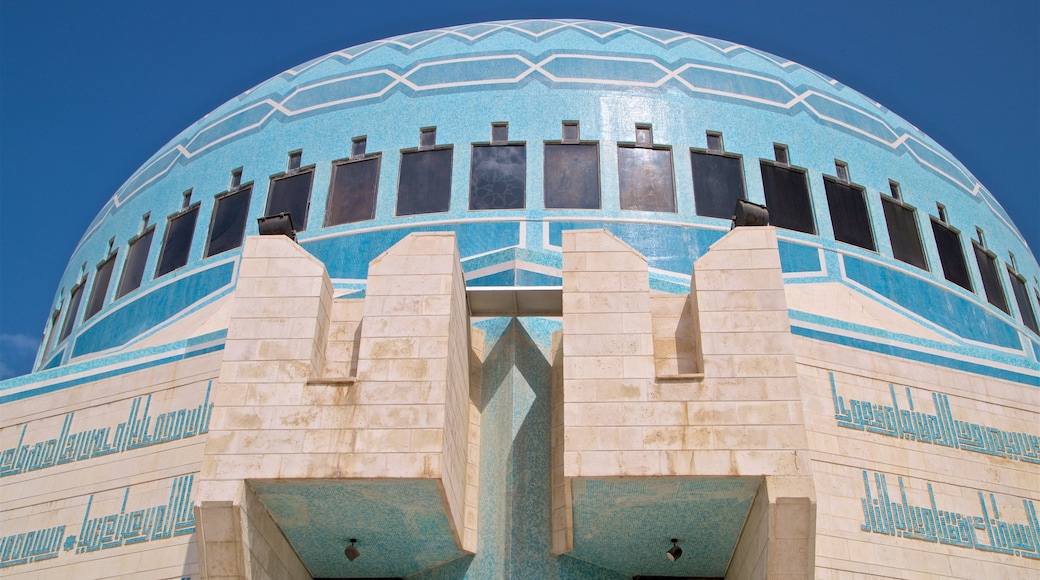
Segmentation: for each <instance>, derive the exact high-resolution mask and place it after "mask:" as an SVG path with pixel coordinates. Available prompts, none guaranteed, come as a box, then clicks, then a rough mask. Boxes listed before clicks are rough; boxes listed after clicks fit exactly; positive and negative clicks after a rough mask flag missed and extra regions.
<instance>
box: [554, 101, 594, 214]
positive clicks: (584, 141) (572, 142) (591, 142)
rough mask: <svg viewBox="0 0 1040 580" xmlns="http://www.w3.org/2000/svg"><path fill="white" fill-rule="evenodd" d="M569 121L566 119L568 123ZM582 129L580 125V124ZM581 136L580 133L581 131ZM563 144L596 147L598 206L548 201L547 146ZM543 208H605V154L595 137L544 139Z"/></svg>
mask: <svg viewBox="0 0 1040 580" xmlns="http://www.w3.org/2000/svg"><path fill="white" fill-rule="evenodd" d="M568 122H569V121H564V123H568ZM579 129H580V125H579ZM579 137H580V133H579ZM557 145H559V146H562V147H572V146H579V147H589V146H594V147H595V148H596V201H597V203H596V207H560V206H550V205H549V203H548V201H549V198H548V195H549V189H548V187H546V186H547V185H548V179H549V173H548V172H547V171H546V170H545V166H546V162H545V161H546V151H547V149H546V147H547V146H554V147H555V146H557ZM542 208H543V209H546V210H553V211H556V210H562V211H597V210H602V209H603V155H602V153H601V151H600V142H599V141H598V140H594V139H580V138H579V139H577V140H570V139H553V140H548V141H542Z"/></svg>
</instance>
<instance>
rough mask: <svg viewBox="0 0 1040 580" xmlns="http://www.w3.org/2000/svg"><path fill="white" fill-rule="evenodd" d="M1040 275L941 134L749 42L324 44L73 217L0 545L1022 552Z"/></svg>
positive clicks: (570, 566)
mask: <svg viewBox="0 0 1040 580" xmlns="http://www.w3.org/2000/svg"><path fill="white" fill-rule="evenodd" d="M1038 276H1040V267H1038V265H1037V261H1036V258H1035V256H1034V255H1033V254H1032V252H1031V251H1030V250H1029V249H1028V247H1027V246H1026V244H1025V242H1024V241H1023V239H1022V236H1021V235H1020V234H1019V232H1018V231H1017V230H1016V229H1015V226H1014V225H1013V224H1012V222H1011V220H1010V219H1009V217H1008V216H1007V214H1006V212H1005V211H1004V210H1002V209H1001V207H1000V206H999V205H998V204H997V203H996V202H995V201H994V200H993V198H992V196H991V195H990V193H989V192H988V191H987V190H986V189H985V188H984V187H983V186H982V185H981V184H980V183H979V182H978V181H977V180H976V179H975V178H974V177H973V176H972V174H971V173H970V172H969V171H968V170H967V169H966V168H964V166H963V165H962V164H960V163H959V162H958V161H957V160H956V159H954V158H953V157H952V156H951V155H950V154H949V152H947V151H946V150H944V149H943V148H942V147H941V146H940V145H938V144H937V143H935V142H934V141H932V140H931V139H929V138H928V137H927V136H926V135H924V134H922V133H921V132H920V131H918V130H917V129H915V128H914V127H913V126H912V125H911V124H910V123H908V122H906V121H904V120H903V119H901V118H899V117H898V116H896V115H894V114H892V113H891V112H889V111H887V110H886V109H885V108H884V107H882V106H881V105H879V104H878V103H876V102H874V101H872V100H870V99H869V98H867V97H864V96H863V95H861V94H859V93H857V92H856V91H854V90H852V89H850V88H848V87H845V86H842V85H841V84H840V83H838V82H836V81H834V80H833V79H830V78H828V77H827V76H825V75H823V74H820V73H817V72H815V71H812V70H809V69H806V68H804V67H802V66H799V65H797V64H795V63H793V62H790V61H787V60H785V59H783V58H780V57H776V56H773V55H770V54H767V53H764V52H761V51H758V50H755V49H753V48H749V47H745V46H741V45H737V44H733V43H729V42H725V41H721V40H716V39H711V38H705V37H701V36H696V35H691V34H686V33H682V32H674V31H668V30H660V29H653V28H646V27H640V26H631V25H624V24H614V23H607V22H595V21H585V20H581V21H577V20H524V21H508V22H490V23H482V24H471V25H465V26H458V27H452V28H445V29H438V30H431V31H425V32H419V33H415V34H409V35H404V36H398V37H394V38H390V39H386V40H381V41H378V42H372V43H368V44H364V45H361V46H357V47H353V48H348V49H344V50H341V51H338V52H334V53H332V54H329V55H326V56H323V57H321V58H318V59H315V60H312V61H310V62H307V63H305V64H302V65H300V66H298V67H295V68H293V69H290V70H288V71H286V72H284V73H282V74H280V75H278V76H276V77H275V78H272V79H271V80H269V81H266V82H264V83H262V84H260V85H258V86H256V87H254V88H253V89H251V90H249V91H247V92H245V93H243V94H242V95H240V96H238V97H237V98H235V99H232V100H231V101H229V102H228V103H225V104H224V105H222V106H221V107H219V108H217V109H216V110H214V111H213V112H212V113H210V114H208V115H207V116H206V117H204V118H203V119H201V120H199V121H198V122H197V123H195V124H194V125H192V126H191V127H189V128H188V129H186V130H185V131H184V132H182V133H181V134H180V135H178V136H177V137H176V138H175V139H173V140H172V141H171V142H170V143H169V144H168V145H166V146H165V147H163V148H162V149H161V150H160V151H158V152H157V153H156V154H155V155H154V156H152V157H151V158H150V159H149V160H148V161H147V162H146V163H145V164H144V165H142V167H141V168H140V169H139V170H138V171H137V172H135V173H134V175H132V176H130V178H129V179H128V180H127V181H126V183H125V184H123V186H122V187H120V189H119V190H118V191H117V192H116V193H115V194H114V195H113V196H112V198H111V200H110V201H109V202H108V203H107V204H106V205H105V207H104V208H102V210H101V211H100V213H99V214H98V216H97V218H96V219H95V220H94V221H93V222H92V223H91V225H90V227H89V229H88V231H87V232H86V233H85V235H84V236H83V238H82V241H81V242H80V244H79V245H78V247H77V248H76V250H75V252H74V254H73V256H72V258H71V260H70V262H69V266H68V268H67V270H66V272H65V273H64V276H63V279H62V282H61V285H60V287H59V288H58V289H57V292H56V296H55V302H54V314H53V316H52V318H51V320H50V322H49V324H48V327H47V330H46V332H45V339H44V344H43V346H42V347H41V351H40V353H39V355H38V357H37V362H36V369H35V372H33V373H32V374H30V375H27V376H24V377H17V378H14V379H10V380H7V381H4V382H0V410H2V413H0V440H2V441H3V443H2V445H0V450H2V453H0V477H2V478H6V479H3V482H4V483H3V485H4V488H3V489H4V493H5V501H4V506H3V509H0V527H3V529H4V530H10V531H6V532H5V533H6V534H8V535H7V536H6V537H4V538H2V542H3V543H2V544H0V552H2V558H0V567H8V566H10V567H11V568H10V569H11V573H12V574H15V575H18V574H19V573H21V574H22V575H24V576H26V577H29V576H32V577H39V576H46V577H102V576H105V575H110V576H113V577H114V576H119V577H131V576H133V577H137V576H142V575H149V576H150V577H164V578H197V577H200V576H201V577H203V578H214V577H227V576H229V575H233V576H236V577H241V578H261V577H263V578H271V577H276V578H297V579H312V578H319V579H320V578H348V577H349V578H391V577H393V578H410V579H413V580H441V579H443V580H457V579H459V578H503V579H510V578H523V579H527V578H537V579H542V578H544V579H556V578H570V579H583V580H603V579H610V580H624V579H628V578H680V577H682V578H694V577H695V578H722V577H725V578H730V579H737V580H739V579H751V578H762V577H765V576H768V577H784V578H811V577H820V578H824V577H837V576H841V575H843V574H849V573H854V574H861V575H864V576H871V577H901V576H902V577H906V576H915V577H917V576H919V577H935V576H942V577H957V576H959V575H966V576H984V575H989V576H995V577H1018V576H1025V575H1028V573H1027V570H1028V571H1032V568H1031V566H1032V567H1033V568H1035V566H1034V563H1035V560H1036V559H1037V558H1040V542H1037V541H1034V540H1036V539H1037V536H1036V533H1037V529H1038V525H1040V524H1038V522H1037V517H1036V509H1035V508H1036V505H1035V504H1036V501H1037V499H1036V482H1037V481H1038V475H1040V438H1038V436H1037V433H1036V427H1037V425H1038V424H1040V421H1038V418H1040V417H1038V412H1037V411H1038V409H1037V405H1036V402H1037V397H1036V389H1037V388H1038V387H1040V335H1038V325H1037V309H1038V304H1037V302H1038V299H1040V290H1038V288H1037V286H1038V282H1037V278H1038ZM9 498H10V500H9ZM1030 534H1032V536H1030ZM62 570H64V572H62ZM981 570H985V572H980V571H981Z"/></svg>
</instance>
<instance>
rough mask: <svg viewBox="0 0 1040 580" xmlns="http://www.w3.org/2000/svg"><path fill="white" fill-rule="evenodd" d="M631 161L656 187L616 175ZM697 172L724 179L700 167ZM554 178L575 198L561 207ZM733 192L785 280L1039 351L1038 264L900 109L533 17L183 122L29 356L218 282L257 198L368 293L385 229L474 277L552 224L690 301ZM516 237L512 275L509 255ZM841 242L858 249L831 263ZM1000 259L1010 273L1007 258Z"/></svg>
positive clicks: (729, 60) (128, 329) (51, 352)
mask: <svg viewBox="0 0 1040 580" xmlns="http://www.w3.org/2000/svg"><path fill="white" fill-rule="evenodd" d="M582 144H584V145H587V146H586V147H584V148H583V147H580V146H579V145H582ZM563 145H567V146H563ZM570 145H574V146H573V147H572V146H570ZM426 149H430V152H429V153H426V152H425V150H426ZM579 153H580V154H579ZM507 154H508V155H512V158H511V159H509V158H507V157H508V155H507ZM568 154H569V156H568ZM778 156H780V157H778ZM366 160H367V161H366ZM352 161H353V162H357V163H352ZM637 166H639V167H644V169H646V170H648V171H652V172H656V173H654V176H655V177H654V179H656V180H657V182H656V185H654V186H653V187H652V188H650V189H647V188H645V187H644V188H639V187H637V186H632V185H631V184H629V183H626V178H625V174H626V172H628V171H629V170H630V169H633V168H635V167H637ZM576 167H584V168H585V170H584V171H585V172H586V173H587V174H588V175H587V176H586V177H587V178H588V179H587V180H586V181H585V182H583V183H564V182H565V181H566V180H567V179H568V178H565V177H562V175H563V174H562V173H560V172H561V171H564V170H573V169H574V168H576ZM428 171H433V173H424V172H428ZM712 172H721V173H718V175H719V176H722V177H719V179H721V181H719V182H717V183H709V182H711V181H712V180H713V179H715V177H712V176H711V175H710V174H711V173H712ZM767 173H768V175H767ZM348 174H350V176H348ZM337 176H338V177H337ZM351 176H352V177H351ZM427 177H431V178H432V179H433V180H434V181H433V182H426V181H425V180H426V178H427ZM336 179H339V180H340V181H339V182H337V181H336ZM351 179H361V180H363V181H364V183H363V184H362V185H360V186H357V185H349V184H348V183H347V182H348V181H349V180H351ZM792 179H793V180H794V181H797V182H799V183H794V182H790V180H792ZM766 180H768V181H769V183H766ZM803 181H804V183H802V182H803ZM789 182H790V183H789ZM358 183H361V182H358ZM792 183H794V185H792ZM358 187H360V188H361V189H358ZM560 187H563V188H568V187H575V188H578V189H582V188H584V189H583V191H584V193H581V194H566V195H564V197H563V198H556V197H554V196H557V195H558V194H557V193H555V192H554V191H553V189H554V188H556V189H559V188H560ZM632 187H636V189H634V190H633V189H631V188H632ZM791 187H793V188H794V189H790V188H791ZM236 188H239V189H236ZM495 188H497V190H496V189H495ZM653 188H657V189H656V190H653V191H651V189H653ZM789 189H790V191H795V190H797V192H795V193H793V194H791V195H794V196H795V197H794V198H790V197H789V198H788V199H787V201H785V202H783V203H781V202H780V201H779V199H780V197H779V196H783V195H788V194H787V193H778V192H779V191H780V190H784V191H787V190H789ZM240 190H248V193H247V194H245V195H240V196H232V195H229V193H232V192H235V191H240ZM275 190H277V191H275ZM362 190H363V191H362ZM623 190H624V191H623ZM767 190H768V191H767ZM806 190H807V191H806ZM481 191H483V192H484V193H481ZM496 191H497V193H496ZM575 191H577V190H575ZM503 192H505V193H503ZM844 194H849V195H850V196H851V197H843V196H844ZM561 195H563V194H561ZM567 195H570V197H567ZM352 196H359V197H356V199H355V198H353V197H352ZM481 196H483V197H481ZM583 196H584V197H583ZM348 198H351V199H350V200H349V201H345V200H347V199H348ZM736 198H746V199H747V200H749V201H751V202H754V203H757V204H764V205H767V206H768V207H769V209H770V211H771V215H772V216H773V223H774V224H779V225H780V226H781V227H783V228H784V229H782V230H781V239H782V240H783V244H782V248H783V250H782V253H783V255H784V256H785V272H787V273H788V274H789V279H788V282H789V283H792V284H793V283H796V282H797V281H802V282H805V281H809V280H814V281H816V282H820V281H824V280H831V281H844V282H852V283H853V285H856V286H857V287H863V288H861V289H863V290H864V291H866V292H868V293H870V294H871V295H872V296H875V297H877V298H879V299H881V300H883V301H891V302H893V303H895V304H897V305H898V306H899V307H900V308H903V309H905V310H906V311H908V313H910V314H911V316H913V317H919V318H920V319H921V320H922V321H924V322H925V324H926V325H938V327H940V328H941V329H942V330H941V331H940V333H941V332H945V331H949V332H952V333H953V334H955V335H957V336H959V337H961V338H964V339H967V340H970V341H973V343H981V344H984V345H989V346H993V347H996V348H998V349H1007V348H1011V349H1016V350H1018V351H1020V352H1021V353H1022V354H1023V355H1024V357H1025V358H1026V360H1028V361H1030V364H1035V354H1034V353H1033V352H1032V348H1033V347H1031V346H1030V343H1032V344H1034V345H1035V344H1036V342H1035V341H1036V334H1035V332H1032V333H1031V332H1030V329H1033V327H1034V326H1035V323H1034V322H1033V319H1034V318H1035V314H1033V313H1032V312H1030V311H1029V310H1028V308H1026V305H1028V304H1030V303H1031V301H1032V300H1034V299H1035V293H1036V287H1035V286H1036V280H1035V279H1036V277H1037V275H1038V269H1037V265H1036V261H1035V258H1034V257H1033V255H1032V253H1031V252H1030V250H1029V249H1028V248H1027V246H1026V245H1025V242H1024V241H1023V238H1022V236H1021V235H1020V234H1019V233H1018V231H1017V230H1016V229H1015V226H1014V224H1013V223H1012V221H1011V219H1010V218H1009V217H1008V215H1007V214H1006V213H1005V212H1004V210H1003V209H1002V208H1001V207H1000V205H999V204H998V203H997V202H996V201H995V200H994V199H993V197H992V195H991V194H990V193H989V192H988V191H987V190H986V188H985V187H984V186H983V185H982V184H980V183H979V182H978V180H976V179H975V178H974V176H972V174H971V172H970V171H968V170H967V169H966V168H965V167H964V166H963V165H962V164H961V163H960V162H958V161H957V160H956V159H955V158H954V157H953V156H952V155H951V154H950V153H949V152H947V151H946V150H945V149H943V148H942V147H941V146H940V145H939V144H937V143H936V142H934V141H933V140H932V139H930V138H929V137H928V136H926V135H924V134H923V133H921V132H920V131H918V130H917V129H916V128H914V126H913V125H911V124H910V123H909V122H907V121H905V120H904V119H901V118H900V117H898V116H897V115H895V114H893V113H891V112H890V111H888V110H886V109H885V108H884V107H883V106H882V105H880V104H879V103H876V102H874V101H872V100H871V99H869V98H867V97H865V96H863V95H861V94H859V93H858V92H856V91H854V90H852V89H850V88H848V87H845V86H843V85H841V84H840V83H838V82H837V81H835V80H833V79H831V78H829V77H827V76H826V75H823V74H821V73H818V72H816V71H813V70H811V69H808V68H805V67H803V66H800V65H798V64H797V63H794V62H791V61H788V60H786V59H784V58H781V57H777V56H774V55H771V54H768V53H765V52H762V51H759V50H756V49H754V48H750V47H746V46H742V45H739V44H734V43H731V42H726V41H723V40H718V39H713V38H707V37H703V36H697V35H693V34H687V33H683V32H676V31H670V30H662V29H656V28H647V27H641V26H630V25H624V24H615V23H607V22H596V21H586V20H581V21H567V20H527V21H504V22H490V23H481V24H472V25H465V26H457V27H451V28H444V29H437V30H430V31H424V32H418V33H414V34H407V35H402V36H397V37H393V38H388V39H385V40H380V41H376V42H370V43H366V44H362V45H359V46H355V47H351V48H346V49H343V50H340V51H337V52H334V53H331V54H328V55H325V56H323V57H320V58H317V59H314V60H312V61H310V62H307V63H304V64H301V65H299V66H297V67H294V68H292V69H290V70H288V71H285V72H284V73H282V74H280V75H278V76H276V77H274V78H272V79H270V80H268V81H266V82H264V83H261V84H260V85H258V86H256V87H254V88H252V89H250V90H248V91H246V92H245V93H243V94H241V95H240V96H238V97H236V98H235V99H232V100H231V101H229V102H227V103H225V104H224V105H222V106H220V107H218V108H217V109H216V110H214V111H213V112H211V113H210V114H208V115H206V116H205V117H204V118H202V119H201V120H199V121H198V122H196V123H195V124H193V125H192V126H191V127H189V128H187V129H186V130H185V131H183V132H182V133H181V134H180V135H178V136H177V137H176V138H174V139H173V140H172V141H170V143H169V144H167V145H166V146H165V147H163V148H162V149H161V150H160V151H158V152H157V153H156V154H155V155H153V156H152V157H151V158H150V159H149V160H148V161H147V162H146V163H144V164H143V165H142V166H141V168H140V169H139V170H137V171H136V172H135V173H134V174H133V175H132V176H131V177H130V178H129V179H128V180H127V181H126V182H125V183H124V184H123V186H122V187H120V189H119V190H118V191H117V192H116V193H115V195H113V196H112V198H111V199H110V201H109V202H108V203H107V204H106V205H105V207H104V208H102V210H101V211H100V212H99V213H98V215H97V217H96V218H95V219H94V220H93V222H92V223H91V225H90V227H89V228H88V230H87V232H86V233H85V234H84V236H83V238H82V240H81V242H80V243H79V245H78V247H77V248H76V250H75V252H74V254H73V256H72V259H71V260H70V262H69V266H68V268H67V269H66V271H65V273H64V276H63V278H62V282H61V286H60V287H59V288H58V290H57V294H56V297H55V310H56V311H57V312H59V313H60V315H59V316H57V317H56V318H55V320H54V321H52V325H51V326H53V327H55V328H53V329H51V330H50V331H49V332H48V335H47V337H46V340H45V342H44V346H43V347H42V348H41V353H40V356H39V357H38V360H37V369H41V368H51V367H55V366H60V365H62V364H66V363H68V362H71V361H75V360H80V359H82V358H83V357H92V356H97V355H98V354H99V353H111V352H114V351H119V350H122V349H125V348H128V347H132V346H133V345H134V344H138V343H140V341H142V340H143V339H144V338H146V337H147V336H148V335H149V334H151V333H154V332H155V330H156V329H158V328H162V327H164V326H168V325H170V324H172V323H173V322H175V321H176V320H178V319H180V318H183V317H184V316H187V315H189V314H190V313H191V312H193V311H194V310H197V309H198V308H199V307H201V306H202V305H203V304H205V303H207V302H210V301H213V300H215V299H216V298H218V297H219V296H220V295H222V293H227V292H230V290H231V288H232V287H233V284H234V283H233V280H234V277H235V265H234V263H235V256H236V255H237V254H238V252H239V249H238V248H239V247H240V246H241V240H242V238H243V236H248V235H252V234H255V233H257V225H256V224H257V218H260V217H263V216H265V215H268V214H270V213H280V212H281V211H289V213H291V214H292V220H293V224H294V227H295V229H296V231H297V239H298V241H299V243H300V244H301V246H302V247H304V248H305V249H306V250H307V251H309V252H311V253H312V254H314V255H315V256H317V257H318V258H319V259H321V260H322V261H323V262H324V263H325V265H326V268H328V270H329V275H330V276H331V277H332V279H333V280H334V282H335V285H336V288H337V291H338V292H341V293H342V294H343V295H346V294H348V293H350V292H362V291H363V287H364V283H363V280H364V278H365V273H366V268H367V264H368V262H369V261H370V260H371V259H373V258H374V257H375V256H377V255H378V254H379V253H380V252H382V251H383V250H385V249H386V248H387V247H389V245H391V244H392V243H393V242H394V241H396V240H398V239H400V238H401V237H402V236H403V235H405V234H406V233H407V232H410V231H420V230H429V229H448V230H453V231H455V232H456V233H457V235H458V236H459V243H460V251H461V252H462V253H463V258H464V260H465V261H466V262H467V272H468V276H469V278H468V279H469V283H470V284H474V285H532V284H533V285H554V284H558V283H559V274H558V267H559V254H558V247H559V234H560V232H561V231H563V230H566V229H569V228H572V227H574V226H575V224H580V223H584V224H587V225H588V224H593V223H595V224H600V225H603V226H605V227H607V229H609V230H610V231H612V232H614V233H616V234H618V235H620V236H621V237H622V238H623V239H625V240H626V241H627V242H628V243H631V244H633V246H634V247H635V248H636V249H637V250H638V251H640V252H642V253H643V254H644V255H646V256H647V258H648V259H649V261H650V263H651V267H652V268H653V269H654V270H653V272H654V284H655V288H656V289H657V290H659V291H663V292H684V291H685V287H686V285H687V284H688V280H689V272H690V267H691V265H692V262H693V261H694V260H695V259H696V258H697V257H698V256H699V255H701V254H702V253H703V252H704V251H705V249H706V248H707V247H708V246H710V245H711V243H713V242H714V241H715V240H717V239H718V238H719V237H721V235H722V233H723V232H724V231H726V230H727V229H728V228H729V226H730V221H729V219H728V218H729V217H730V216H731V214H732V208H731V207H730V206H731V205H732V201H733V200H734V199H736ZM795 198H797V199H795ZM854 198H855V199H854ZM841 199H847V200H852V201H851V202H848V203H846V202H843V201H841ZM829 200H831V201H833V202H834V203H828V201H829ZM850 203H851V205H849V204H850ZM218 206H219V207H218ZM940 208H941V209H940ZM275 210H277V211H275ZM146 215H147V216H148V217H147V219H145V218H144V216H146ZM182 216H183V219H175V218H178V217H182ZM188 222H191V223H188ZM150 228H154V229H150ZM977 229H978V230H981V232H983V233H982V234H981V235H982V236H984V240H983V241H982V243H980V244H979V246H980V250H982V254H979V255H986V252H990V253H991V257H993V256H996V259H990V260H989V261H988V263H984V264H983V265H982V266H978V267H977V268H976V267H975V262H976V260H975V259H974V258H976V256H975V255H973V246H972V242H971V239H976V240H977V241H978V236H979V235H980V234H976V233H975V232H976V230H977ZM225 230H226V231H225ZM147 232H152V233H151V234H148V235H147V237H148V238H149V240H148V241H149V243H150V249H149V250H146V251H145V252H141V251H138V252H137V255H134V256H133V259H134V260H135V261H134V262H133V266H134V267H133V268H131V270H133V271H132V272H129V274H127V273H126V272H128V268H127V263H128V262H127V260H126V258H127V257H128V256H129V254H130V252H129V250H130V247H129V246H128V244H129V242H131V241H135V240H136V239H137V237H139V236H141V235H142V234H144V233H147ZM936 232H938V233H936ZM936 236H938V237H936ZM110 242H111V243H110ZM167 245H169V246H170V248H169V249H168V250H167V249H166V248H167ZM140 246H143V244H140V245H139V247H138V250H141V249H142V248H141V247H140ZM511 248H512V249H513V250H510V249H511ZM517 248H522V249H523V256H524V257H523V258H522V260H527V261H524V262H523V263H524V264H527V266H525V267H524V268H512V269H510V268H505V269H503V268H504V266H502V265H503V264H506V263H514V262H515V260H516V259H517V258H516V257H515V256H513V255H514V254H516V252H517V251H519V250H517ZM835 252H838V253H840V254H842V255H843V256H848V260H849V261H850V263H851V262H855V264H856V265H855V266H853V267H851V268H850V267H849V265H848V264H844V265H843V266H842V268H844V271H843V272H842V271H839V270H840V268H839V269H835V268H833V267H832V266H837V264H836V263H831V262H828V259H829V258H834V257H836V256H837V255H838V254H836V253H835ZM1009 252H1010V253H1011V254H1013V255H1014V256H1015V260H1016V261H1015V263H1014V264H1012V263H1010V262H1009V263H1008V264H1007V266H1009V267H1011V268H1012V271H1013V272H1014V274H1008V272H1007V271H1006V269H1005V268H1003V267H1001V266H1000V264H1001V263H1003V262H1008V260H1005V259H1004V258H1005V257H1006V256H1008V255H1009ZM959 254H963V255H959ZM110 255H114V256H115V258H114V259H113V260H111V262H110V263H109V262H105V260H106V258H107V257H108V256H110ZM487 256H498V258H494V257H487ZM984 262H985V260H984ZM84 263H86V264H87V265H86V267H84V266H83V264H84ZM99 263H104V264H107V266H106V269H102V268H101V267H98V268H95V265H97V264H99ZM496 268H497V269H496ZM810 273H814V274H812V275H810ZM99 274H100V275H101V276H100V277H101V278H106V280H104V282H105V284H103V285H104V286H105V287H104V288H101V289H100V290H95V289H94V286H95V285H96V284H95V280H96V279H97V278H98V277H99V276H98V275H99ZM485 274H486V275H485ZM794 274H798V276H795V275H794ZM1015 274H1018V275H1019V276H1017V277H1016V275H1015ZM1016 284H1019V285H1021V288H1020V289H1019V288H1017V286H1016ZM998 285H999V288H998V287H997V286H998ZM76 288H81V290H80V291H79V296H78V297H77V296H76V292H75V290H76ZM911 288H912V290H911ZM1030 288H1032V290H1030ZM1016 292H1018V294H1017V295H1016V294H1015V293H1016ZM88 294H89V296H88ZM1016 296H1017V301H1016ZM77 300H78V301H79V302H81V303H82V306H80V307H79V312H76V313H74V316H73V317H72V318H71V319H70V320H71V322H69V323H68V324H66V322H65V321H66V319H67V318H68V317H67V314H66V313H65V312H66V311H67V310H68V309H69V306H68V305H69V304H70V303H72V302H76V301H77ZM949 312H957V313H958V314H957V315H955V316H952V317H951V316H950V315H949ZM84 315H86V316H84ZM1034 330H1035V329H1034ZM55 335H57V336H55Z"/></svg>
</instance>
